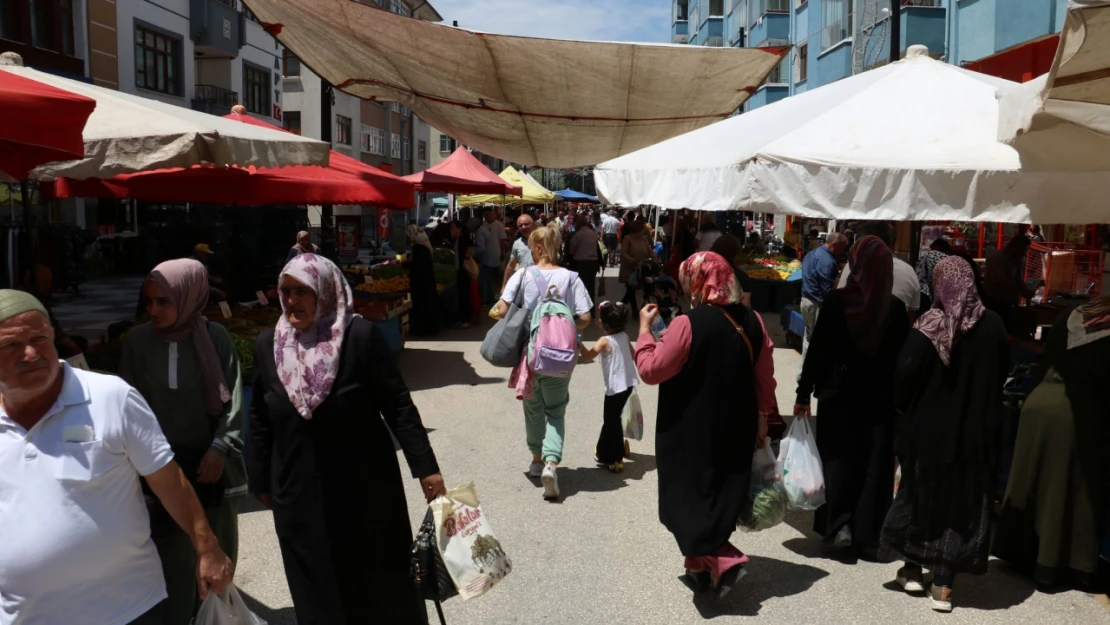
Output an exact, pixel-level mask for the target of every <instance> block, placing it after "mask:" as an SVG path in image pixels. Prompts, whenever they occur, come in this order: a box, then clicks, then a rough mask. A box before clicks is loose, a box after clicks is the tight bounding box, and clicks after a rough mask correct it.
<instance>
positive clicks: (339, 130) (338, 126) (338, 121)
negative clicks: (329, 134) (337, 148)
mask: <svg viewBox="0 0 1110 625" xmlns="http://www.w3.org/2000/svg"><path fill="white" fill-rule="evenodd" d="M335 142H336V143H342V144H343V145H351V118H350V117H343V116H342V115H336V116H335Z"/></svg>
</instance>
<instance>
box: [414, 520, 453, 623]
mask: <svg viewBox="0 0 1110 625" xmlns="http://www.w3.org/2000/svg"><path fill="white" fill-rule="evenodd" d="M410 568H411V572H412V580H413V581H414V582H415V583H416V590H417V592H418V593H419V594H420V597H421V598H422V599H425V600H428V601H433V602H435V604H436V612H437V613H438V614H439V622H440V624H441V625H447V621H446V620H445V619H444V618H443V607H442V606H440V602H443V601H447V600H448V599H450V598H451V597H454V596H455V595H457V594H459V591H458V589H457V588H455V582H454V581H452V579H451V574H450V573H448V572H447V567H446V566H445V565H444V564H443V556H442V555H440V553H439V547H438V546H437V545H436V521H435V517H434V516H433V515H432V510H431V508H429V509H428V513H427V514H425V515H424V522H423V523H421V524H420V529H419V530H418V531H417V532H416V540H414V541H413V542H412V565H411V567H410Z"/></svg>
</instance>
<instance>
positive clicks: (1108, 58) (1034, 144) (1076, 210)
mask: <svg viewBox="0 0 1110 625" xmlns="http://www.w3.org/2000/svg"><path fill="white" fill-rule="evenodd" d="M998 97H999V105H1000V111H999V127H998V138H999V139H1001V140H1002V141H1006V142H1008V143H1009V144H1011V145H1012V146H1013V147H1014V148H1015V149H1016V150H1017V151H1018V154H1019V155H1020V157H1021V162H1022V168H1023V169H1024V170H1026V171H1030V172H1037V173H1038V174H1039V175H1041V176H1042V177H1044V178H1045V179H1049V177H1051V178H1050V179H1051V182H1052V183H1053V186H1054V188H1055V193H1056V194H1057V195H1056V197H1057V198H1058V200H1059V202H1060V204H1061V206H1060V207H1059V208H1057V209H1056V210H1055V211H1053V212H1051V213H1050V214H1048V215H1046V216H1045V218H1044V219H1043V221H1045V222H1048V223H1107V222H1110V208H1108V207H1107V204H1106V202H1105V201H1098V202H1092V201H1086V202H1083V201H1082V200H1083V199H1085V198H1086V199H1088V200H1089V198H1098V199H1099V200H1104V198H1106V197H1107V196H1108V195H1110V0H1072V2H1071V3H1070V4H1069V5H1068V12H1067V18H1066V21H1065V23H1064V28H1063V30H1062V31H1061V33H1060V45H1059V47H1058V48H1057V50H1056V58H1055V60H1054V61H1053V63H1052V68H1051V69H1050V70H1049V72H1048V73H1047V74H1045V75H1043V76H1040V77H1038V78H1036V79H1034V80H1032V81H1029V82H1027V83H1025V84H1022V85H1017V86H1014V87H1012V88H1009V89H1004V90H1002V91H1000V92H999V96H998Z"/></svg>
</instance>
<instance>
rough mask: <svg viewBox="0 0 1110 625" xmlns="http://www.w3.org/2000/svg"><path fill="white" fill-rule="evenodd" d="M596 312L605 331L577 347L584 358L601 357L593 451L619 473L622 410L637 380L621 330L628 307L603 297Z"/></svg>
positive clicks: (624, 452) (623, 445) (623, 451)
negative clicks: (600, 403) (599, 413)
mask: <svg viewBox="0 0 1110 625" xmlns="http://www.w3.org/2000/svg"><path fill="white" fill-rule="evenodd" d="M597 312H598V317H597V322H598V323H599V324H600V325H601V328H602V329H603V330H604V331H605V336H603V337H601V338H600V339H598V340H597V343H594V346H593V348H591V349H586V346H585V345H582V344H581V343H579V348H578V349H579V353H580V354H581V355H582V359H583V360H585V361H586V362H592V361H593V360H594V359H595V358H597V357H598V356H600V357H601V374H602V376H603V377H604V378H605V403H604V409H603V410H604V412H603V418H602V424H601V434H600V435H599V436H598V439H597V447H596V448H595V453H596V454H597V462H598V464H601V465H604V466H605V467H607V468H608V469H609V470H610V471H612V472H613V473H620V472H621V471H623V470H624V458H625V457H626V456H628V455H629V454H630V451H629V448H628V441H627V440H625V439H624V428H623V426H622V424H621V412H622V411H623V410H624V406H625V404H626V403H627V402H628V401H629V398H630V397H631V396H632V394H633V393H634V392H635V389H636V384H638V383H639V380H638V379H637V378H636V364H635V360H634V359H633V353H632V345H631V343H629V341H628V335H627V334H625V332H624V326H625V324H626V323H627V322H628V313H629V307H628V306H627V305H625V303H624V302H617V303H616V304H613V303H611V302H608V301H604V302H601V304H599V305H598V307H597Z"/></svg>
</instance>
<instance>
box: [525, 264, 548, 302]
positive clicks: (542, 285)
mask: <svg viewBox="0 0 1110 625" xmlns="http://www.w3.org/2000/svg"><path fill="white" fill-rule="evenodd" d="M532 278H533V279H534V280H535V281H536V290H537V291H539V293H540V300H539V301H541V302H542V301H543V298H545V297H547V280H546V279H545V278H544V277H543V273H541V272H540V270H539V268H538V267H536V266H535V265H532ZM521 286H522V287H523V286H524V285H523V284H522V285H521Z"/></svg>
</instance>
